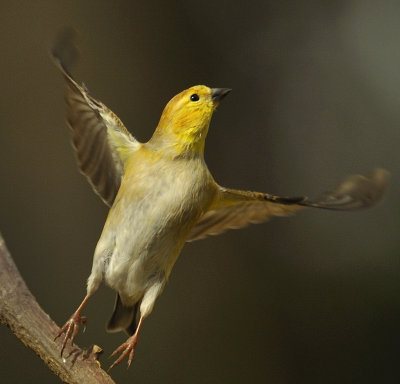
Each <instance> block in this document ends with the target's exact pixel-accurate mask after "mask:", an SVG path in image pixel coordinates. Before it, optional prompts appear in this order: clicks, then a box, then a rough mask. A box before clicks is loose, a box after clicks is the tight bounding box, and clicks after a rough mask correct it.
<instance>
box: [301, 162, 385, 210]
mask: <svg viewBox="0 0 400 384" xmlns="http://www.w3.org/2000/svg"><path fill="white" fill-rule="evenodd" d="M389 182H390V173H389V172H388V171H387V170H386V169H383V168H375V169H373V170H372V171H370V172H369V173H368V175H367V176H362V175H352V176H349V177H347V178H346V179H344V181H343V182H342V183H340V184H339V186H338V187H337V188H336V189H334V190H333V191H331V192H328V193H326V194H324V195H323V196H321V198H319V199H317V200H314V201H311V200H305V201H304V202H303V203H300V205H304V206H308V207H313V208H323V209H333V210H344V211H348V210H358V209H363V208H369V207H372V206H374V205H376V204H377V203H379V202H380V201H381V200H382V198H383V196H384V195H385V192H386V190H387V188H388V186H389Z"/></svg>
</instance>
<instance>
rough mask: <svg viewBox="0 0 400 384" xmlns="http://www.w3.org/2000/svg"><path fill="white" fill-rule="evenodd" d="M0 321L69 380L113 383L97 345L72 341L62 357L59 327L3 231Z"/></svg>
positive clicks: (1, 239)
mask: <svg viewBox="0 0 400 384" xmlns="http://www.w3.org/2000/svg"><path fill="white" fill-rule="evenodd" d="M0 322H1V323H3V324H5V325H7V326H8V327H9V328H10V330H11V331H12V332H13V333H14V335H15V336H17V337H18V338H19V339H20V340H21V341H22V342H23V343H24V344H25V345H26V346H27V347H28V348H31V349H32V350H33V351H34V352H35V353H36V354H37V355H39V357H40V358H41V359H42V360H43V361H44V362H45V363H46V364H47V366H48V367H49V368H50V369H51V370H52V371H53V372H54V373H55V374H56V375H57V376H58V377H59V378H60V380H62V381H64V382H65V383H71V384H78V383H79V384H81V383H85V384H111V383H114V381H113V380H112V379H111V377H110V376H109V375H107V373H106V372H105V371H103V370H102V369H101V368H100V363H99V362H98V361H97V360H96V357H97V351H96V350H97V348H98V347H95V348H93V349H92V350H91V351H90V352H88V351H83V350H82V349H80V348H79V347H78V346H77V345H74V346H73V347H71V346H70V345H68V346H67V347H66V349H65V352H64V357H63V358H61V356H60V350H61V342H60V341H59V340H57V341H54V336H55V335H56V334H57V333H58V332H59V328H58V327H57V325H56V324H55V323H54V321H53V320H51V318H50V317H49V316H48V315H47V314H46V313H45V312H44V311H43V310H42V309H41V308H40V306H39V304H38V303H37V301H36V299H35V298H34V297H33V295H32V293H31V292H30V291H29V289H28V287H27V286H26V284H25V282H24V280H23V279H22V277H21V275H20V273H19V271H18V269H17V267H16V265H15V263H14V261H13V259H12V258H11V255H10V253H9V252H8V250H7V248H6V245H5V242H4V240H3V238H2V236H1V234H0Z"/></svg>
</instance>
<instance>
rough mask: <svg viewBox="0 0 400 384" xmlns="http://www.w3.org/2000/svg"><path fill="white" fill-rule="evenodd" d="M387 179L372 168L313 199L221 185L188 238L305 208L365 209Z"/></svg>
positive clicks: (382, 191)
mask: <svg viewBox="0 0 400 384" xmlns="http://www.w3.org/2000/svg"><path fill="white" fill-rule="evenodd" d="M388 181H389V173H388V172H387V171H386V170H384V169H375V170H374V171H372V172H371V173H370V174H369V175H368V177H365V176H361V175H354V176H350V177H348V178H347V179H345V180H344V181H343V182H342V183H341V184H340V185H339V186H338V187H337V188H336V189H335V190H333V191H332V192H328V193H326V194H324V195H323V196H322V197H321V198H320V199H317V200H315V201H312V200H309V199H308V198H306V197H279V196H274V195H269V194H265V193H260V192H246V191H239V190H234V189H226V188H222V187H220V189H219V195H218V199H217V202H216V204H215V205H214V206H213V207H212V209H211V210H209V211H207V212H206V213H205V214H203V216H201V217H200V219H199V221H198V222H197V224H196V225H195V227H194V228H193V229H192V232H191V233H190V236H189V238H188V239H187V241H193V240H199V239H202V238H204V237H206V236H209V235H217V234H219V233H222V232H224V231H226V230H228V229H235V228H241V227H244V226H246V225H248V224H251V223H260V222H263V221H266V220H268V219H269V218H270V217H272V216H287V215H290V214H292V213H294V212H296V211H298V210H299V209H302V208H304V207H312V208H324V209H333V210H346V211H347V210H356V209H361V208H367V207H370V206H372V205H374V204H376V203H377V202H378V201H379V200H380V199H381V198H382V196H383V194H384V192H385V190H386V188H387V185H388Z"/></svg>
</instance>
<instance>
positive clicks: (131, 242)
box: [93, 170, 212, 303]
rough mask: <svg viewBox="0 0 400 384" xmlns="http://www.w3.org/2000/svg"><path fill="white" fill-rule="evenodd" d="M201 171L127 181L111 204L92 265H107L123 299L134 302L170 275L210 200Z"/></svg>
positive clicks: (108, 277) (108, 280) (106, 271)
mask: <svg viewBox="0 0 400 384" xmlns="http://www.w3.org/2000/svg"><path fill="white" fill-rule="evenodd" d="M165 175H170V176H167V177H165ZM202 177H203V174H201V175H196V174H195V172H193V170H192V171H190V172H185V170H181V171H180V172H179V173H177V172H175V173H171V172H167V173H164V174H163V173H161V174H160V172H157V173H155V174H154V175H153V177H151V176H150V178H149V175H147V177H146V179H143V182H142V179H140V178H139V179H137V178H136V179H135V180H125V181H124V183H125V185H124V184H123V185H122V186H121V190H124V188H125V193H119V194H118V196H117V198H116V201H115V203H114V205H113V207H112V209H111V210H110V213H109V216H108V218H107V222H106V225H105V227H104V230H103V233H102V235H101V237H100V240H99V242H98V245H97V247H96V252H95V257H94V265H93V267H95V263H96V264H97V265H99V266H102V267H103V276H104V278H105V281H106V283H107V284H108V285H109V286H110V287H111V288H113V289H114V290H116V291H117V292H119V293H120V295H121V297H124V298H125V301H129V302H132V303H135V302H136V301H138V300H139V299H140V298H141V297H142V296H143V294H144V293H145V292H146V290H147V289H149V288H150V287H151V286H153V285H155V284H162V285H163V284H164V283H165V281H166V280H167V278H168V276H169V274H170V272H171V270H172V267H173V265H174V263H175V261H176V259H177V257H178V256H179V253H180V251H181V249H182V247H183V245H184V243H185V240H186V237H187V236H188V234H189V233H190V230H191V228H192V227H193V225H194V224H195V223H196V221H197V220H198V218H199V216H200V215H201V213H202V212H204V211H205V210H206V208H207V207H208V206H209V204H210V203H211V201H212V193H211V191H210V189H209V188H206V187H205V183H204V180H202ZM132 181H133V182H132ZM120 195H121V196H120Z"/></svg>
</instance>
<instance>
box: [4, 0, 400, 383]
mask: <svg viewBox="0 0 400 384" xmlns="http://www.w3.org/2000/svg"><path fill="white" fill-rule="evenodd" d="M143 3H145V4H143ZM399 15H400V4H399V2H398V1H385V2H377V1H366V0H359V1H350V0H346V1H335V2H331V1H322V0H315V1H303V2H294V1H279V2H278V1H252V2H250V1H247V2H239V1H236V2H234V1H188V0H185V1H166V2H161V1H159V2H143V1H131V2H128V1H125V2H123V1H113V2H106V1H99V0H96V1H84V2H82V1H79V2H78V1H76V2H74V1H35V2H26V1H16V0H14V1H8V0H6V1H4V0H3V1H2V2H1V3H0V48H1V57H2V58H1V60H0V76H1V96H0V106H1V113H0V178H1V188H0V198H1V204H0V230H1V231H2V233H3V235H4V237H5V239H6V242H7V245H8V247H9V249H10V251H11V252H12V254H13V257H14V259H15V261H16V263H17V265H18V267H19V269H20V271H21V273H22V275H23V276H24V278H25V280H26V282H27V284H28V286H29V287H30V289H31V290H32V292H33V294H34V295H35V296H36V298H37V300H38V301H39V302H40V304H41V305H42V307H43V308H44V310H45V311H46V312H48V313H49V315H50V316H51V317H52V318H53V319H54V320H55V321H56V322H57V323H58V324H60V325H61V324H62V323H64V321H65V320H66V319H67V317H68V316H69V315H70V314H71V313H72V312H73V311H74V310H75V308H76V306H77V305H78V304H79V303H80V301H81V300H82V298H83V296H84V294H85V281H86V278H87V277H88V275H89V272H90V268H91V260H92V254H93V250H94V247H95V245H96V241H97V239H98V237H99V235H100V232H101V229H102V226H103V223H104V221H105V216H106V214H107V209H106V207H105V206H104V205H103V203H102V202H101V201H100V200H99V199H98V198H97V197H96V196H95V195H94V193H93V192H92V191H91V188H90V187H89V186H88V184H87V182H86V180H85V179H84V178H83V177H82V176H81V175H80V174H79V172H78V171H77V168H76V165H75V160H74V156H73V152H72V149H71V146H70V138H69V132H68V129H67V128H66V123H65V107H64V103H63V81H62V79H61V77H60V75H59V73H57V70H56V69H55V67H54V66H53V64H52V62H51V60H50V57H49V49H50V47H51V45H52V43H53V41H54V39H55V36H56V35H57V33H58V31H59V30H60V29H61V28H62V27H63V26H74V27H75V28H76V29H77V30H78V32H79V36H80V39H79V46H80V51H81V59H80V61H79V63H78V65H77V66H76V68H75V71H74V72H75V76H76V78H77V79H78V80H79V81H81V80H82V81H84V82H85V84H86V85H87V86H88V87H89V89H90V90H91V92H92V94H93V95H94V96H95V97H97V98H99V99H100V100H102V101H103V102H104V103H105V104H107V105H108V106H109V107H110V108H112V109H113V110H114V111H115V112H116V113H117V114H118V115H119V116H120V118H121V119H122V120H123V121H124V123H125V124H126V126H127V127H128V129H130V131H131V132H132V133H133V134H134V135H135V137H137V138H138V139H139V140H141V141H145V140H147V139H149V137H150V136H151V134H152V132H153V130H154V128H155V126H156V125H157V122H158V119H159V116H160V114H161V111H162V109H163V107H164V105H165V104H166V102H167V101H168V100H169V99H170V98H171V97H172V96H174V95H175V94H176V93H178V92H179V91H181V90H182V89H185V88H187V87H189V86H191V85H194V84H207V85H209V86H213V87H230V88H233V92H232V93H231V94H230V95H229V97H228V98H227V99H226V100H224V101H223V103H222V104H221V106H220V107H219V109H218V112H217V114H216V115H215V116H214V118H213V121H212V124H211V129H210V133H209V136H208V141H207V146H206V154H205V157H206V160H207V163H208V165H209V168H210V170H211V171H212V173H213V174H214V176H215V178H216V180H217V181H218V182H219V183H220V184H221V185H224V186H229V187H235V188H242V189H253V190H261V191H265V192H270V193H275V194H280V195H302V194H307V195H311V196H315V195H317V194H318V193H319V192H322V191H325V190H327V189H329V188H330V187H333V186H334V185H335V184H336V183H338V182H339V181H340V180H341V178H342V177H343V176H345V175H347V174H351V173H359V172H361V173H365V172H368V170H369V169H371V168H373V167H375V166H381V167H384V168H387V169H388V170H390V172H391V173H392V184H391V188H390V190H389V192H388V194H387V196H386V199H385V201H384V202H383V204H381V205H380V206H378V207H376V208H374V209H371V210H367V211H363V212H359V213H335V212H325V211H317V210H315V211H308V212H301V213H299V214H298V215H297V216H294V217H290V218H287V219H274V220H273V221H271V222H269V223H267V224H262V225H258V226H252V227H248V228H246V229H243V230H240V231H231V232H229V233H226V234H224V235H221V236H219V237H213V238H209V239H206V240H202V241H199V242H196V243H192V244H189V245H188V246H186V247H185V249H184V251H183V253H182V255H181V257H180V259H179V260H178V262H177V264H176V266H175V268H174V271H173V273H172V276H171V279H170V282H169V284H168V285H167V287H166V289H165V291H164V293H163V295H162V296H161V297H160V298H159V300H158V301H157V304H156V306H155V309H154V311H153V313H152V315H151V316H150V317H149V318H148V319H147V320H146V322H145V323H144V327H143V329H142V334H141V337H140V341H139V344H138V347H137V353H136V357H135V360H134V363H133V365H132V367H131V369H130V370H129V371H127V370H126V369H125V366H120V367H117V368H115V369H114V370H113V371H112V376H113V377H114V378H115V380H116V381H117V382H118V383H122V382H125V383H128V382H131V383H135V382H136V383H157V382H163V383H206V382H207V383H209V382H211V383H214V382H215V383H248V382H264V383H296V384H297V383H377V382H380V383H398V382H400V373H399V368H398V363H399V342H400V337H399V324H400V311H399V298H400V290H399V271H400V268H399V251H400V244H399V233H398V232H399V231H398V228H399V225H400V208H399V203H398V201H399V196H398V190H399V179H398V174H399V171H400V165H399V138H400V130H399V125H400V109H399V103H400V91H399V89H400V42H399V41H400V40H399V36H400V22H399V20H400V19H399ZM113 300H114V293H113V292H112V291H110V290H109V289H108V288H102V289H101V290H100V291H99V292H98V294H96V295H95V296H94V297H93V299H92V300H91V302H89V304H88V305H87V308H86V310H85V314H86V315H87V316H88V319H89V320H88V327H87V331H86V333H85V334H81V333H80V334H79V336H78V339H77V342H78V344H79V345H81V346H88V345H90V344H92V343H96V344H98V345H100V346H102V347H103V348H104V349H105V354H104V357H102V359H101V362H102V365H103V366H105V367H108V365H109V363H110V361H109V360H108V359H107V356H108V355H109V354H110V353H111V351H112V350H113V349H114V348H115V347H117V346H118V345H119V344H120V343H121V342H122V341H123V340H124V338H125V336H124V335H123V334H113V335H110V334H106V333H105V330H104V324H105V322H106V320H107V318H108V316H109V314H110V313H111V310H112V306H113ZM0 371H1V381H2V382H4V383H6V382H7V383H31V382H41V383H57V382H58V379H57V377H55V376H54V375H53V374H51V373H50V372H49V370H48V369H47V368H46V367H45V366H44V364H43V363H42V362H41V360H40V359H39V358H37V357H36V356H35V355H34V353H33V352H32V351H31V350H28V349H26V348H25V347H24V346H23V345H22V343H20V342H19V341H18V340H17V339H16V338H15V337H14V336H13V335H12V334H11V332H10V331H9V330H8V329H7V328H6V327H0Z"/></svg>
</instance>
